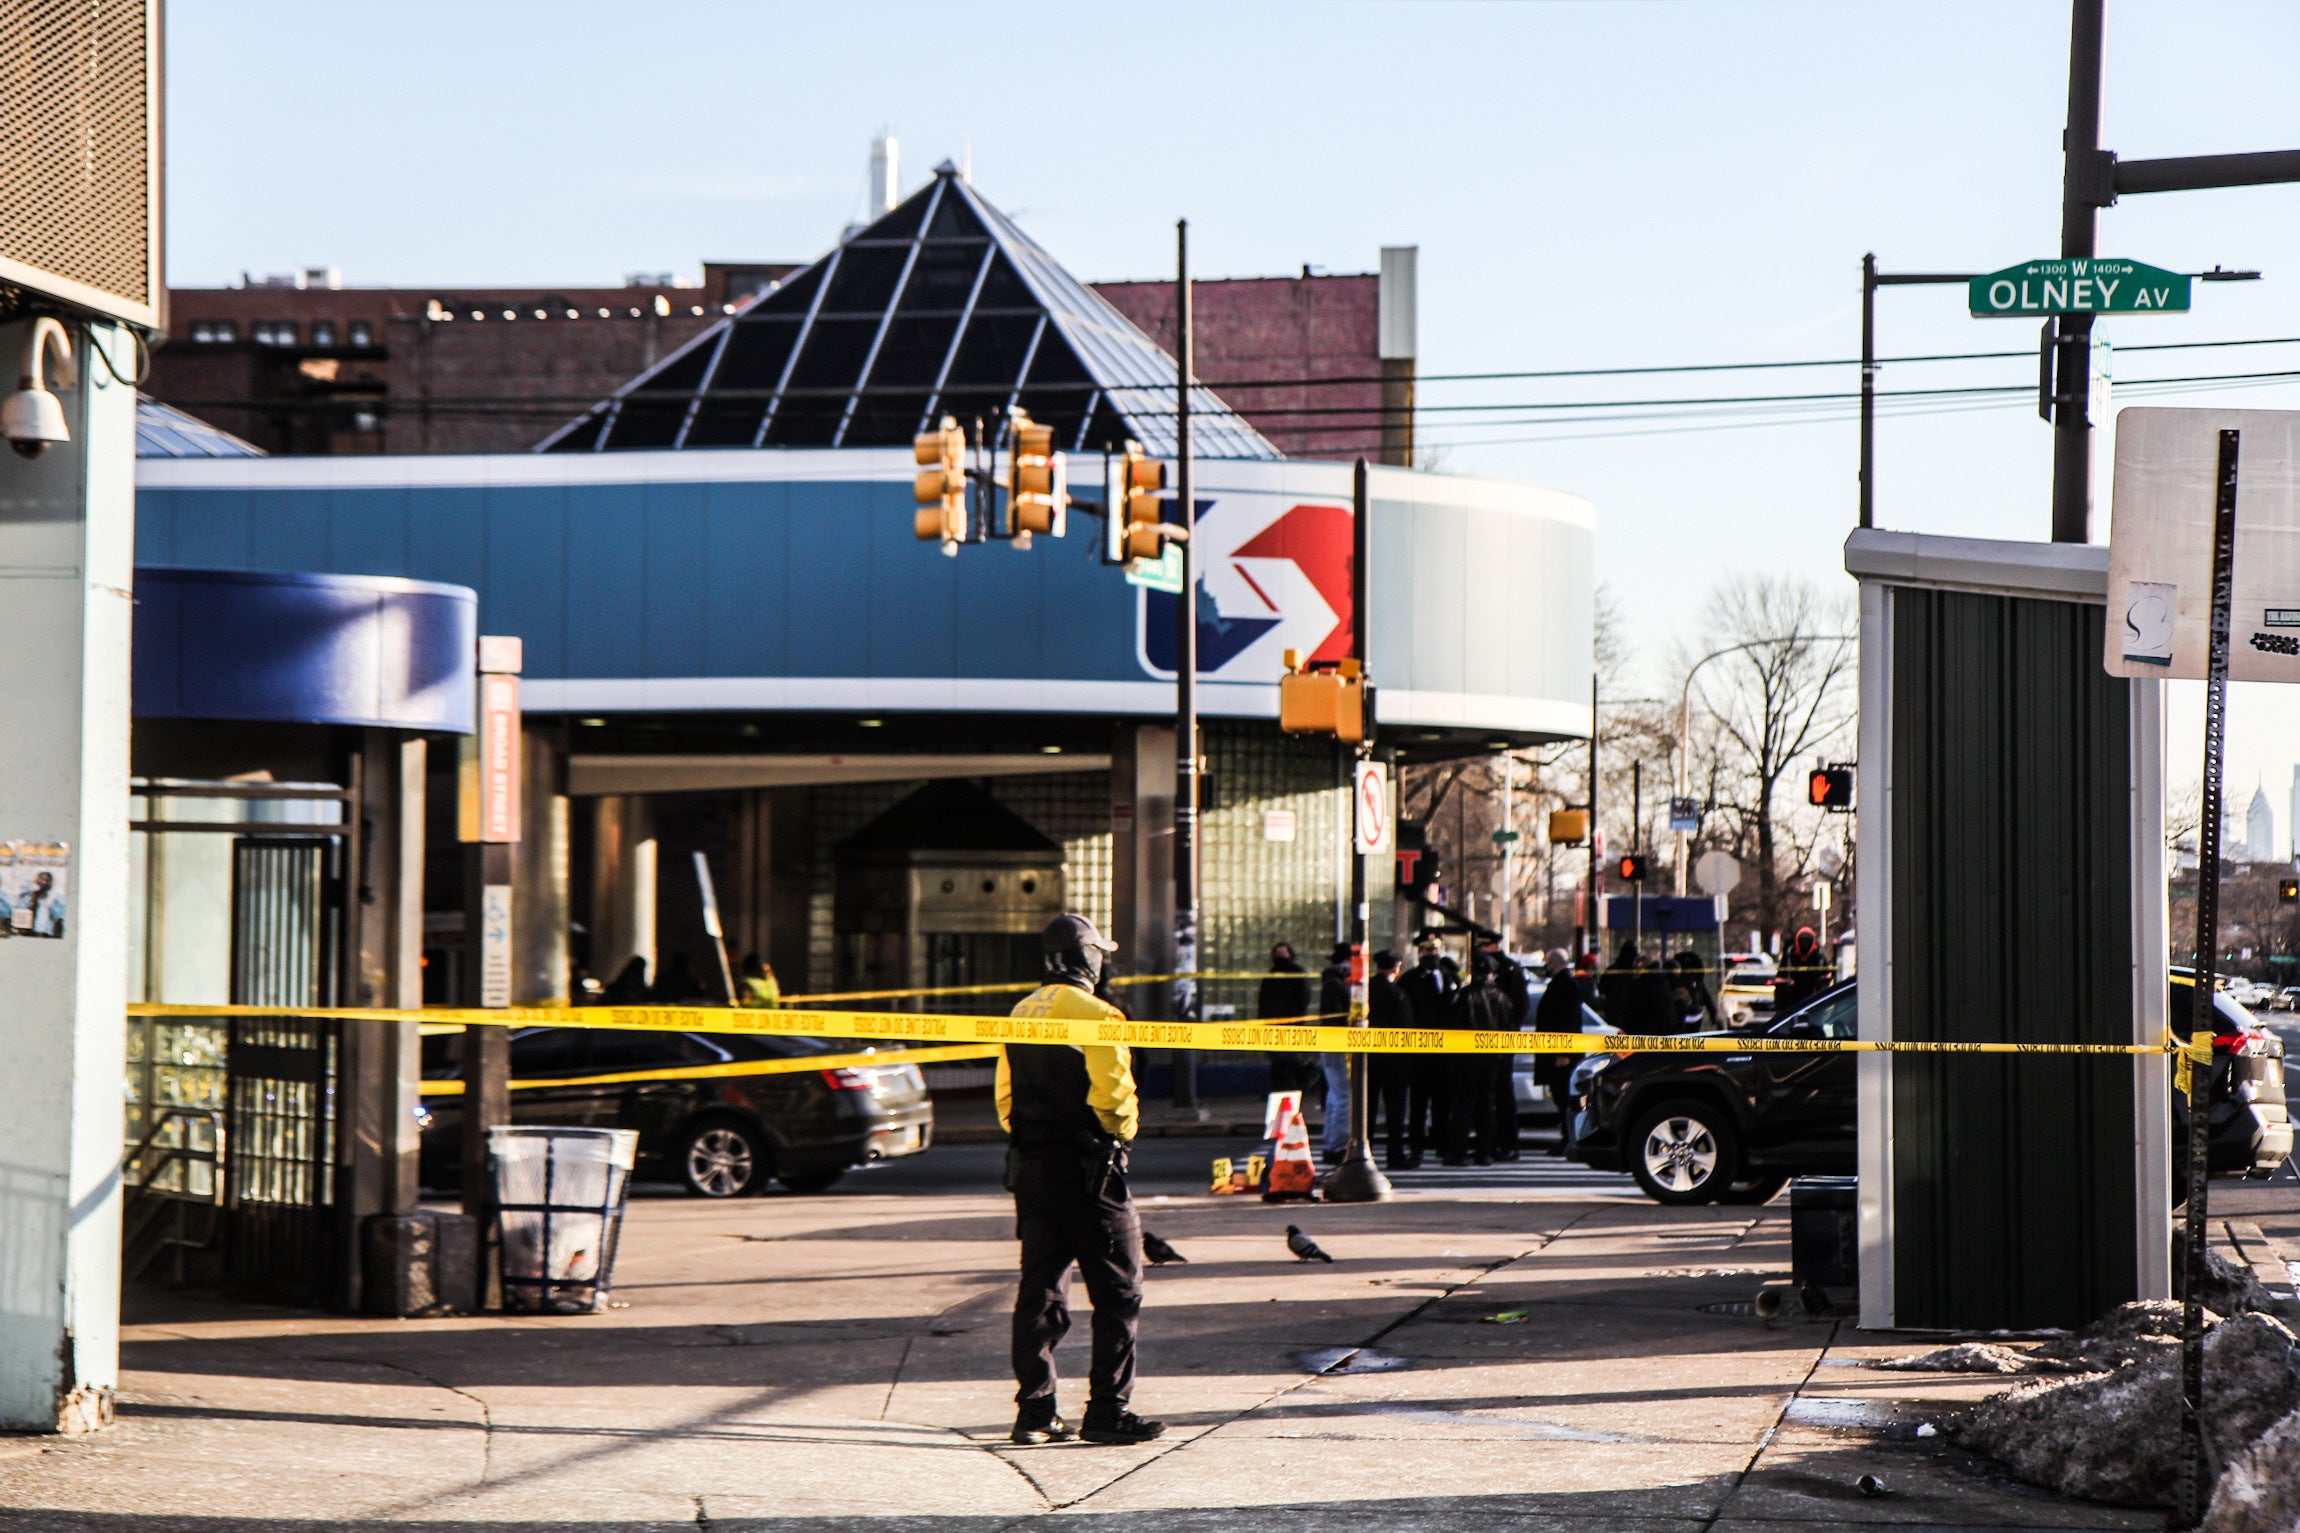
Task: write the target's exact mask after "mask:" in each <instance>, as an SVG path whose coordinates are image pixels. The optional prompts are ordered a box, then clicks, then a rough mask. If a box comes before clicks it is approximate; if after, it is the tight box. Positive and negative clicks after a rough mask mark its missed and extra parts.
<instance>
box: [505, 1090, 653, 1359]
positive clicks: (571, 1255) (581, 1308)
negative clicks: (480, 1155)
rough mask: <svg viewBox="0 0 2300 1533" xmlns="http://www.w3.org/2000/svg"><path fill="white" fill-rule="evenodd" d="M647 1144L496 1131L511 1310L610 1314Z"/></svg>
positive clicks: (610, 1135)
mask: <svg viewBox="0 0 2300 1533" xmlns="http://www.w3.org/2000/svg"><path fill="white" fill-rule="evenodd" d="M638 1151H639V1136H638V1134H637V1133H636V1132H635V1131H633V1130H631V1129H627V1128H491V1129H489V1130H488V1131H487V1154H488V1158H489V1159H490V1161H491V1162H492V1163H493V1165H494V1167H495V1237H496V1248H497V1250H498V1251H499V1252H500V1253H501V1259H502V1282H503V1307H504V1308H505V1309H506V1310H519V1311H525V1312H530V1313H533V1312H537V1311H541V1312H544V1313H548V1314H555V1315H574V1314H581V1313H584V1312H585V1311H589V1310H598V1309H603V1308H605V1307H606V1304H607V1289H608V1284H609V1283H610V1282H611V1281H612V1279H613V1276H614V1271H615V1243H616V1241H617V1239H618V1238H619V1237H620V1236H621V1234H622V1232H623V1199H624V1195H625V1194H626V1193H627V1192H629V1190H630V1187H631V1164H632V1162H633V1160H634V1159H636V1157H637V1155H638Z"/></svg>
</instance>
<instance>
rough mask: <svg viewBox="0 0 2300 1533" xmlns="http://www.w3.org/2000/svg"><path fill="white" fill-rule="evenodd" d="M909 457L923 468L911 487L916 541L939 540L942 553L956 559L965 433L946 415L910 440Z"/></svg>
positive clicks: (962, 522) (961, 533) (961, 534)
mask: <svg viewBox="0 0 2300 1533" xmlns="http://www.w3.org/2000/svg"><path fill="white" fill-rule="evenodd" d="M911 455H912V456H913V457H914V458H916V459H917V460H918V461H919V462H920V463H921V464H924V465H926V466H925V467H922V468H921V469H920V470H919V472H918V479H917V480H916V482H915V483H914V484H913V485H912V486H911V492H912V493H913V494H914V495H916V496H917V497H918V516H917V519H916V521H915V522H914V523H913V528H914V530H915V531H916V532H917V533H918V540H919V541H920V542H921V543H932V542H934V541H935V540H937V539H940V540H941V542H942V551H943V552H944V553H946V554H949V555H950V556H951V557H952V558H956V557H957V556H958V545H959V544H960V543H961V542H963V541H965V539H966V433H965V432H964V431H961V430H960V429H959V426H958V422H957V421H956V420H954V419H952V418H951V417H950V416H947V415H946V416H944V417H943V418H942V425H941V426H940V427H939V428H938V429H936V430H933V431H928V432H922V433H921V434H920V435H918V436H916V437H914V438H912V439H911Z"/></svg>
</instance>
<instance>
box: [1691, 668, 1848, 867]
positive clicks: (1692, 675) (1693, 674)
mask: <svg viewBox="0 0 2300 1533" xmlns="http://www.w3.org/2000/svg"><path fill="white" fill-rule="evenodd" d="M1857 637H1858V635H1856V634H1849V633H1817V634H1784V635H1782V636H1781V637H1780V638H1777V639H1751V640H1749V641H1748V642H1747V643H1746V644H1728V645H1726V646H1725V647H1724V648H1723V649H1713V650H1711V651H1710V652H1709V653H1708V654H1706V655H1703V656H1702V657H1701V658H1700V659H1698V660H1696V661H1694V662H1693V664H1692V667H1691V668H1690V669H1688V670H1687V671H1686V673H1685V685H1684V687H1683V688H1682V689H1680V690H1679V692H1678V694H1677V760H1676V763H1675V765H1674V767H1673V769H1672V771H1671V774H1670V775H1671V779H1672V782H1673V786H1672V787H1671V789H1670V794H1669V796H1670V797H1671V798H1672V799H1679V798H1684V797H1686V792H1685V789H1686V781H1685V766H1686V760H1685V757H1686V751H1687V748H1688V743H1689V740H1690V737H1691V735H1692V733H1693V678H1694V676H1695V675H1697V674H1698V673H1699V672H1700V670H1701V667H1703V666H1705V665H1707V664H1708V663H1709V662H1710V661H1712V660H1722V659H1724V658H1725V657H1726V656H1727V655H1738V654H1741V653H1743V652H1744V651H1747V650H1752V649H1763V648H1765V647H1766V646H1767V645H1769V644H1827V643H1832V642H1834V643H1839V644H1850V643H1852V642H1853V641H1854V640H1855V639H1856V638H1857ZM1685 835H1686V833H1685V832H1684V831H1682V830H1681V831H1678V832H1676V838H1677V853H1676V861H1677V875H1676V876H1677V893H1678V894H1679V895H1680V896H1682V895H1683V894H1684V893H1685Z"/></svg>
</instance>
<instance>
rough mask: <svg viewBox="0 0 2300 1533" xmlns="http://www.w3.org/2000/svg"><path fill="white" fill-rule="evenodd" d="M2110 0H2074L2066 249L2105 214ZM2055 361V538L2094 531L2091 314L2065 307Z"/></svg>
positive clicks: (2087, 243) (2086, 249)
mask: <svg viewBox="0 0 2300 1533" xmlns="http://www.w3.org/2000/svg"><path fill="white" fill-rule="evenodd" d="M2104 8H2105V0H2074V3H2073V4H2071V5H2070V7H2069V28H2068V129H2067V131H2066V132H2065V133H2064V134H2063V135H2062V137H2061V147H2062V150H2063V153H2062V168H2061V192H2060V253H2061V254H2062V255H2063V256H2066V257H2076V258H2090V257H2091V255H2092V254H2093V240H2094V233H2095V230H2096V228H2097V226H2098V224H2099V220H2100V206H2099V202H2098V201H2097V198H2098V195H2099V192H2098V189H2097V186H2096V183H2097V182H2098V180H2099V177H2100V171H2099V161H2100V37H2101V26H2102V12H2103V10H2104ZM2056 344H2057V345H2058V346H2059V348H2060V351H2059V355H2058V357H2057V358H2056V359H2055V360H2056V363H2057V365H2056V366H2055V368H2054V372H2055V374H2056V375H2057V376H2058V378H2059V387H2058V389H2057V390H2056V392H2057V393H2058V394H2059V395H2060V396H2061V400H2060V402H2059V404H2058V406H2057V408H2055V409H2054V411H2053V423H2052V540H2053V541H2054V542H2055V543H2084V542H2089V541H2090V540H2091V537H2092V419H2091V415H2090V412H2089V407H2088V406H2089V396H2090V394H2091V392H2092V391H2091V389H2089V388H2087V387H2080V386H2078V385H2077V384H2076V383H2074V382H2072V381H2071V380H2075V379H2089V378H2090V377H2091V376H2092V374H2091V368H2092V316H2091V315H2090V314H2063V315H2061V316H2060V326H2059V330H2058V332H2057V337H2056Z"/></svg>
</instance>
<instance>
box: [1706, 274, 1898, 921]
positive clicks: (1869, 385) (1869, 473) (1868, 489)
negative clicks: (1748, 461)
mask: <svg viewBox="0 0 2300 1533" xmlns="http://www.w3.org/2000/svg"><path fill="white" fill-rule="evenodd" d="M1861 525H1862V526H1864V527H1874V526H1876V525H1877V253H1876V252H1875V251H1873V250H1872V251H1870V252H1869V253H1868V254H1867V255H1865V256H1863V257H1861ZM1677 892H1678V893H1679V894H1683V893H1684V892H1685V891H1684V890H1683V889H1679V890H1678V891H1677Z"/></svg>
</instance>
